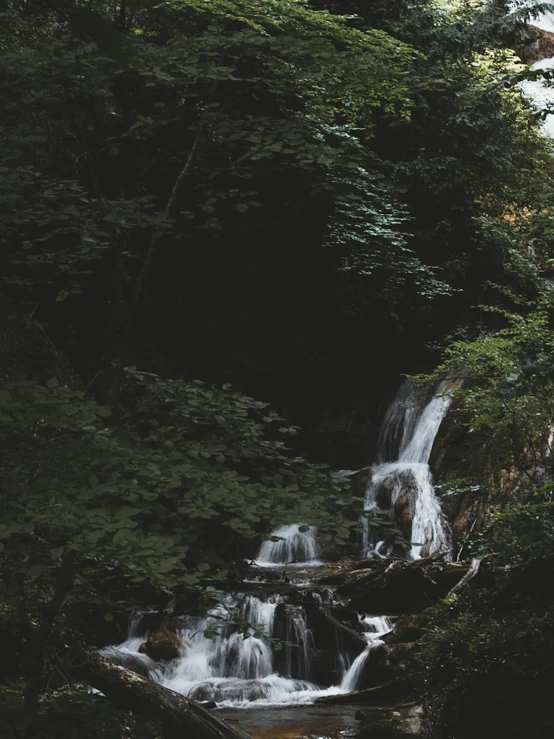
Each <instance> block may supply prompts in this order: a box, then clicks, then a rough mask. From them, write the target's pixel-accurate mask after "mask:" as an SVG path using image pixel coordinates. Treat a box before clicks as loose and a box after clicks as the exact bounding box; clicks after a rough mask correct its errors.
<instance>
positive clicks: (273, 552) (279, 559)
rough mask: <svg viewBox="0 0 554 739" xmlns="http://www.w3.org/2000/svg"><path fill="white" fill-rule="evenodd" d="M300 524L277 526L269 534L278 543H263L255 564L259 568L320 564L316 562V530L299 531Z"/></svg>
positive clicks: (317, 551)
mask: <svg viewBox="0 0 554 739" xmlns="http://www.w3.org/2000/svg"><path fill="white" fill-rule="evenodd" d="M301 526H302V524H299V523H292V524H288V525H286V526H279V527H278V528H276V529H274V530H273V531H272V532H271V536H278V537H279V541H270V540H268V541H264V542H263V543H262V546H261V547H260V551H259V553H258V556H257V557H256V564H257V565H259V566H260V567H278V566H282V565H287V564H288V565H290V564H297V565H301V564H306V563H308V562H309V563H310V564H321V563H320V562H319V561H318V553H319V547H318V544H317V530H316V529H315V528H313V527H310V528H309V529H308V530H307V531H300V527H301Z"/></svg>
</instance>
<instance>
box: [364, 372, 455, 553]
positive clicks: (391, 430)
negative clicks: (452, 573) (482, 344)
mask: <svg viewBox="0 0 554 739" xmlns="http://www.w3.org/2000/svg"><path fill="white" fill-rule="evenodd" d="M450 385H451V383H449V382H447V381H445V382H442V383H441V384H440V385H439V387H438V388H437V392H436V393H435V395H434V396H433V397H432V398H431V399H430V400H429V401H428V402H425V399H422V398H418V395H417V392H416V389H415V387H414V385H413V383H411V382H410V381H406V382H405V383H404V384H403V385H402V387H401V388H400V390H399V392H398V394H397V396H396V398H395V399H394V401H393V402H392V404H391V406H390V408H389V410H388V411H387V414H386V416H385V420H384V422H383V426H382V429H381V434H380V438H379V444H378V450H377V464H376V466H375V467H374V468H373V474H372V476H371V479H370V482H369V484H368V487H367V490H366V496H365V505H364V510H365V511H366V512H371V511H378V510H388V512H389V515H390V517H391V519H393V520H395V519H397V517H398V508H399V506H400V507H402V508H403V509H404V508H407V510H408V513H407V515H408V517H409V518H410V520H411V542H412V546H411V550H410V556H411V558H412V559H419V558H420V557H421V555H422V552H423V551H424V552H425V553H427V554H433V553H434V552H438V551H441V550H443V549H447V548H448V540H449V536H448V525H447V523H446V520H445V518H444V515H443V513H442V510H441V507H440V503H439V501H438V500H437V498H436V496H435V491H434V488H433V481H432V475H431V470H430V468H429V458H430V456H431V451H432V449H433V443H434V441H435V438H436V436H437V433H438V431H439V428H440V425H441V423H442V421H443V419H444V417H445V415H446V413H447V411H448V408H449V406H450V403H451V402H452V399H451V397H450V395H449V394H448V389H449V387H450ZM385 504H386V508H385ZM364 550H365V552H366V554H371V553H374V554H377V555H383V554H385V555H386V554H389V553H391V545H390V544H389V543H387V542H386V541H378V542H375V541H372V540H371V536H370V530H369V526H368V525H367V523H366V524H365V526H364Z"/></svg>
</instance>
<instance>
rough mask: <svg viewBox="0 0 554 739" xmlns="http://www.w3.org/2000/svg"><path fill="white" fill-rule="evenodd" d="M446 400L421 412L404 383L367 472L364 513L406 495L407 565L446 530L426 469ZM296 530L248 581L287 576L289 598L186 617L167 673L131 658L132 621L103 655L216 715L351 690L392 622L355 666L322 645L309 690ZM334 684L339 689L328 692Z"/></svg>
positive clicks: (302, 535) (370, 623)
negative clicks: (324, 672) (325, 658)
mask: <svg viewBox="0 0 554 739" xmlns="http://www.w3.org/2000/svg"><path fill="white" fill-rule="evenodd" d="M446 390H447V384H446V383H443V385H441V386H440V387H439V389H438V393H437V395H436V396H435V397H432V398H430V399H427V402H425V401H424V400H422V399H421V398H417V397H416V395H415V393H414V388H413V386H412V385H411V384H410V383H405V384H404V385H403V386H402V388H401V389H400V391H399V393H398V395H397V398H396V399H395V401H394V402H393V404H392V405H391V407H390V408H389V411H388V413H387V416H386V418H385V421H384V423H383V428H382V433H381V438H380V442H379V446H378V454H377V462H378V464H377V465H376V466H375V467H374V468H373V475H372V480H371V484H370V485H369V487H368V491H367V496H366V506H365V507H366V510H372V509H375V508H378V507H379V504H380V502H381V499H382V496H383V493H385V494H386V495H387V496H388V500H389V509H390V512H391V515H393V514H394V511H395V504H396V503H397V502H398V501H399V500H401V498H402V496H403V497H404V498H406V494H407V495H408V498H409V499H410V501H411V505H412V507H413V518H412V530H413V534H412V539H413V541H414V542H415V543H414V545H413V547H412V557H414V558H417V557H418V556H420V550H421V548H422V545H424V546H425V548H426V551H436V550H437V549H441V548H444V547H445V545H446V543H447V529H446V524H445V523H444V518H443V516H442V512H441V509H440V505H439V503H438V501H437V499H436V497H435V494H434V491H433V486H432V482H431V474H430V471H429V466H428V461H429V457H430V455H431V450H432V447H433V442H434V440H435V437H436V435H437V432H438V429H439V426H440V424H441V422H442V419H443V418H444V415H445V414H446V412H447V409H448V406H449V404H450V398H449V397H447V396H443V395H441V393H444V392H445V391H446ZM301 526H302V524H297V523H296V524H289V525H283V526H279V527H278V528H276V529H275V530H274V531H273V532H272V536H274V537H275V538H276V541H265V542H263V543H262V545H261V547H260V551H259V553H258V556H257V558H256V560H255V564H256V565H257V566H258V567H259V568H260V569H259V570H258V571H257V573H260V574H257V575H256V578H254V580H252V578H251V579H250V581H249V582H252V583H253V584H256V582H257V581H260V577H261V582H259V583H258V584H260V586H262V587H263V581H264V578H265V577H269V573H268V571H267V570H265V576H264V574H263V573H264V569H263V568H271V567H288V568H289V569H288V571H287V572H288V573H290V577H287V580H286V582H287V583H288V587H289V588H293V591H292V592H291V594H289V595H273V596H268V597H257V596H254V595H251V594H236V595H228V596H226V597H225V598H224V599H223V600H222V602H221V603H220V604H219V605H218V606H217V607H216V608H214V609H212V611H211V612H209V613H208V614H207V615H206V616H203V617H195V618H191V617H190V616H189V617H188V618H187V624H186V628H184V629H183V630H182V631H181V632H180V633H179V637H180V641H181V644H182V654H181V656H180V657H179V658H177V659H175V660H172V661H170V662H167V663H157V662H154V661H153V660H151V659H150V658H149V657H148V656H147V655H145V654H141V653H140V652H139V651H138V650H139V647H140V646H141V644H142V643H143V642H144V641H146V638H147V634H145V633H144V631H141V627H140V621H139V620H137V619H136V618H135V619H133V620H132V621H131V623H130V628H129V636H128V638H127V640H126V641H125V642H123V644H120V645H119V646H118V647H113V648H110V649H107V650H104V653H105V654H106V655H107V656H110V657H111V658H113V659H114V660H115V661H119V662H120V663H122V664H125V665H127V666H129V667H130V668H131V669H136V670H137V671H140V672H141V674H148V675H149V677H151V678H152V679H153V680H155V681H157V682H159V683H161V684H162V685H165V686H166V687H168V688H171V689H172V690H175V691H177V692H179V693H182V694H183V695H186V696H190V697H191V698H194V699H196V700H207V701H215V702H216V703H217V705H218V706H220V707H235V708H236V707H240V708H246V707H252V708H255V707H259V706H269V705H272V706H276V705H295V704H309V703H313V702H314V700H315V699H316V698H318V697H321V696H325V695H335V694H340V693H346V692H349V691H352V690H356V689H358V688H359V686H360V683H361V680H362V678H363V675H364V673H366V672H367V670H368V669H370V668H371V653H372V651H373V650H374V649H375V647H377V646H379V645H381V644H383V641H382V637H383V636H384V635H385V634H386V633H387V632H389V631H390V630H391V629H392V624H391V621H390V620H389V619H388V618H386V617H384V616H365V617H361V618H360V631H361V632H363V634H364V636H365V639H366V642H367V647H366V649H364V650H363V651H362V653H361V654H359V655H357V656H356V657H355V659H354V655H353V654H350V653H349V652H347V651H341V649H342V647H341V645H340V642H339V640H338V637H337V638H336V640H335V642H333V643H332V644H329V645H328V649H330V650H331V651H332V652H333V650H334V654H335V658H334V660H332V661H331V665H330V666H329V675H328V676H327V677H326V685H325V686H321V685H316V684H314V682H312V680H311V678H312V673H313V672H314V670H313V666H312V662H313V659H314V656H315V653H314V652H313V650H314V649H315V647H314V639H313V635H312V632H311V630H310V628H309V627H308V615H307V606H306V605H302V604H303V603H304V604H305V603H306V601H305V600H301V599H300V600H297V599H296V596H295V595H294V592H295V591H296V592H298V593H300V592H301V591H302V588H303V587H311V584H310V582H309V580H306V576H307V577H308V578H312V577H314V573H315V572H316V571H317V566H318V565H320V564H322V563H321V562H320V561H319V560H318V556H319V546H318V542H317V531H316V529H315V528H309V529H307V530H306V531H300V527H301ZM389 547H390V545H389V543H388V542H387V541H383V542H379V543H377V544H376V545H375V546H374V551H376V552H380V551H382V553H383V554H386V553H387V551H388V548H389ZM291 565H293V566H294V567H293V568H292V570H291ZM300 565H305V569H301V568H300V567H299V566H300ZM312 568H313V569H312ZM293 572H294V573H295V574H294V575H293ZM296 574H298V576H296ZM272 577H273V574H272ZM265 585H267V583H265ZM302 597H304V596H302ZM324 599H325V601H326V602H327V601H329V602H330V603H334V604H337V603H338V602H339V601H338V600H337V598H336V597H331V596H330V594H329V593H327V591H325V590H324V589H323V590H322V589H321V588H320V589H319V590H316V591H315V592H314V593H313V601H312V602H313V603H317V602H319V601H321V602H323V600H324ZM206 634H208V637H207V636H206ZM275 640H276V641H278V642H279V645H280V647H281V648H280V649H279V650H278V651H274V650H273V648H272V647H273V646H275V645H276V641H275ZM319 649H321V644H320V645H319ZM326 649H327V647H326ZM333 662H334V667H333ZM337 667H338V670H337V669H336V668H337ZM337 673H338V677H337ZM333 675H335V677H333ZM319 678H320V679H321V672H319ZM334 681H336V682H339V681H340V683H339V684H335V685H329V683H330V682H334Z"/></svg>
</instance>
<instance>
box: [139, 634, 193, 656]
mask: <svg viewBox="0 0 554 739" xmlns="http://www.w3.org/2000/svg"><path fill="white" fill-rule="evenodd" d="M139 652H141V653H142V654H147V655H148V656H149V657H150V659H153V660H155V661H156V662H168V661H169V660H172V659H179V657H181V656H182V654H183V645H182V643H181V641H180V639H179V637H178V636H177V634H176V633H175V631H172V630H171V628H170V627H169V626H167V625H163V626H161V627H160V628H159V629H158V630H157V631H153V632H152V633H151V634H150V636H149V637H148V639H147V640H146V641H145V642H144V643H143V644H141V645H140V648H139Z"/></svg>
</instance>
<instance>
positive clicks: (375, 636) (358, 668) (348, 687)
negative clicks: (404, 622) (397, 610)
mask: <svg viewBox="0 0 554 739" xmlns="http://www.w3.org/2000/svg"><path fill="white" fill-rule="evenodd" d="M363 622H364V624H365V625H366V627H367V629H368V630H367V631H366V633H365V637H366V640H367V649H365V650H364V651H363V652H362V653H361V654H359V655H358V656H357V657H356V659H355V660H354V662H353V663H352V665H351V666H350V668H349V669H348V670H347V671H346V672H345V674H344V677H343V678H342V682H341V684H340V687H341V689H342V690H344V691H345V692H346V693H350V692H351V691H353V690H357V689H358V688H359V685H360V680H361V677H362V674H363V671H364V669H365V666H366V662H367V661H368V659H370V655H371V652H372V650H373V649H375V647H377V646H379V645H380V644H383V643H384V642H383V640H382V639H381V637H382V636H384V635H385V634H388V633H389V632H390V631H391V630H392V621H391V620H390V619H388V618H387V617H386V616H366V617H365V618H364V619H363Z"/></svg>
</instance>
